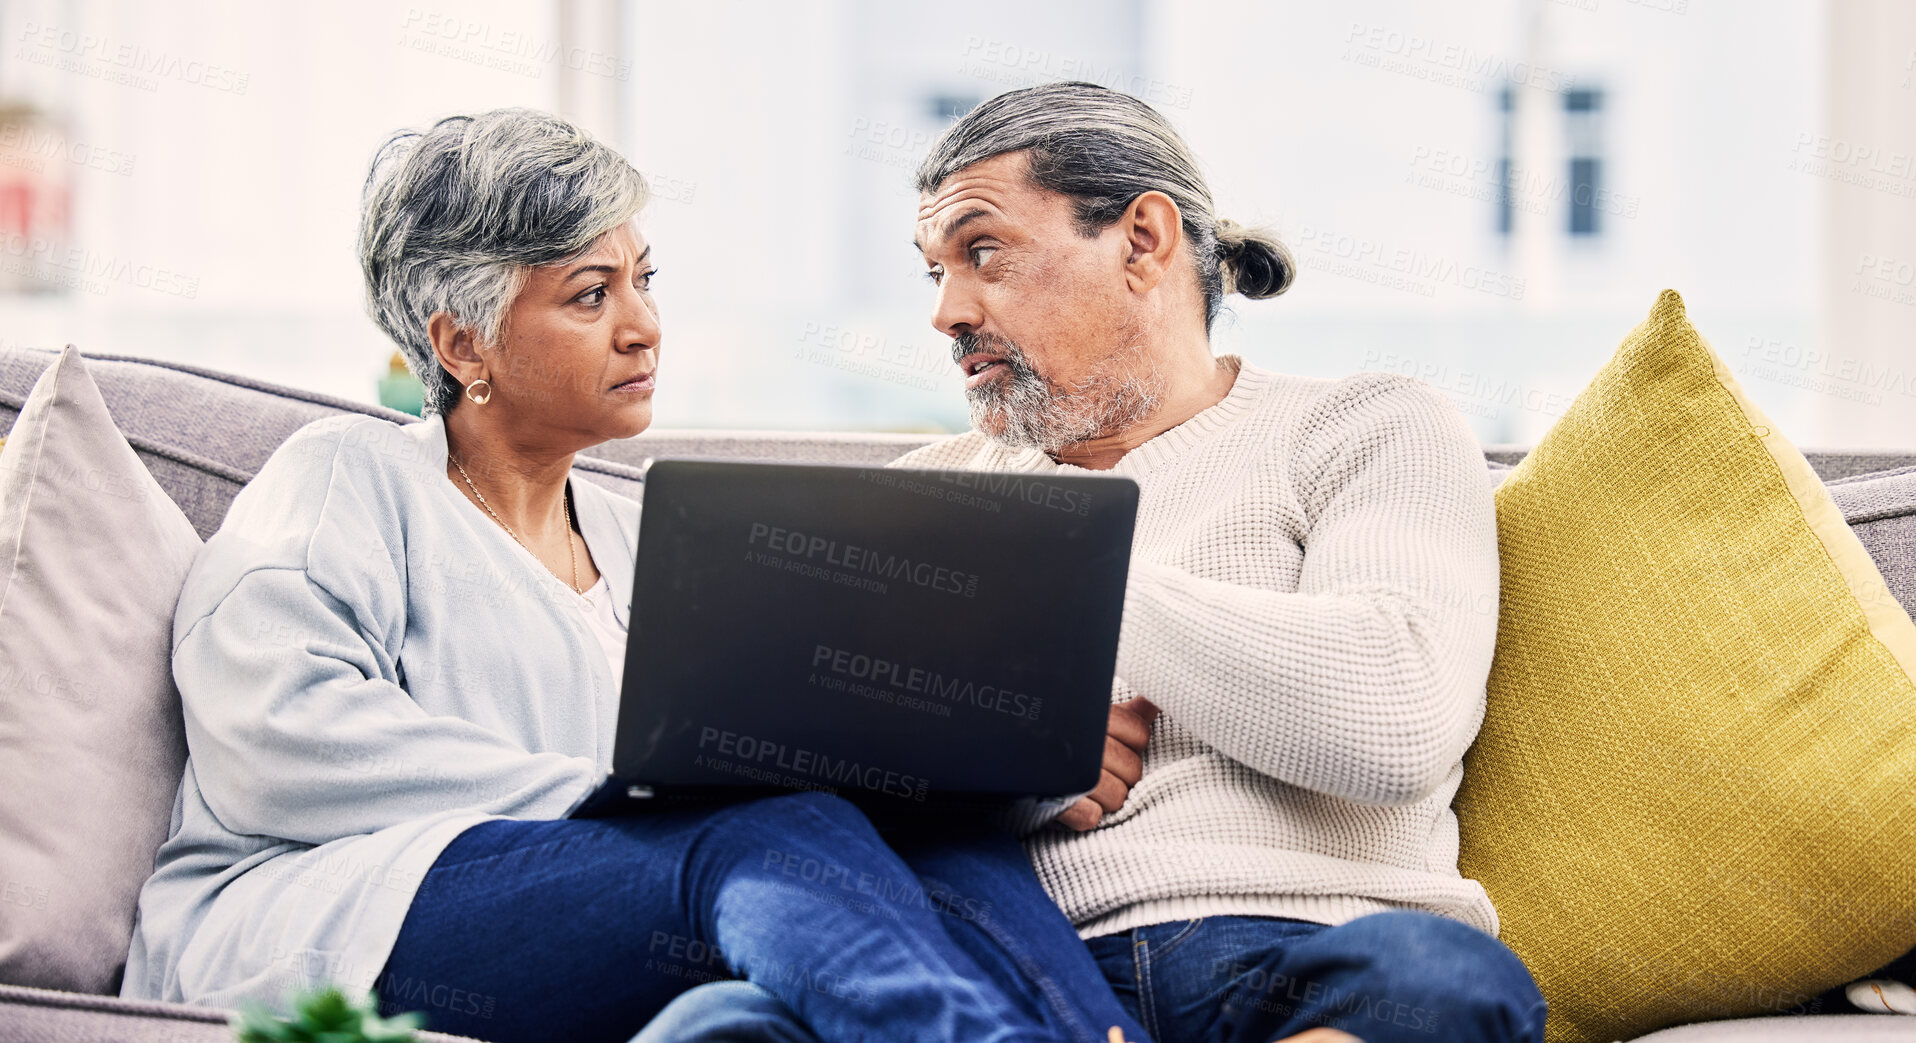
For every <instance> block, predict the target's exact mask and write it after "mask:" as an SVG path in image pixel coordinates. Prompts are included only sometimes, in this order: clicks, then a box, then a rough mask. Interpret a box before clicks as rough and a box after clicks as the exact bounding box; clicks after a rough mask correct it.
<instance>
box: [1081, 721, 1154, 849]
mask: <svg viewBox="0 0 1916 1043" xmlns="http://www.w3.org/2000/svg"><path fill="white" fill-rule="evenodd" d="M1157 719H1158V708H1157V707H1156V706H1155V705H1153V704H1152V702H1151V700H1149V699H1144V698H1137V699H1128V700H1126V701H1124V702H1121V703H1118V704H1116V705H1114V706H1112V707H1111V717H1110V721H1109V723H1108V724H1106V725H1105V735H1104V773H1103V774H1102V775H1100V776H1099V777H1098V786H1097V788H1096V789H1094V790H1092V791H1091V792H1090V794H1089V795H1087V796H1084V797H1081V798H1079V799H1078V802H1077V803H1076V804H1073V805H1071V806H1070V807H1068V808H1066V809H1065V810H1064V814H1062V815H1059V816H1058V824H1059V825H1061V826H1064V827H1065V828H1066V829H1075V830H1078V831H1079V832H1083V831H1084V830H1087V829H1092V828H1095V827H1096V826H1097V825H1098V823H1100V822H1102V821H1104V817H1105V816H1106V815H1108V814H1110V813H1112V812H1114V811H1116V810H1118V809H1119V808H1121V807H1123V806H1124V799H1125V798H1126V797H1127V796H1129V795H1130V794H1131V787H1133V786H1135V785H1137V784H1138V780H1139V779H1141V778H1143V777H1144V745H1145V743H1148V742H1150V741H1151V725H1152V724H1153V723H1154V722H1155V721H1157Z"/></svg>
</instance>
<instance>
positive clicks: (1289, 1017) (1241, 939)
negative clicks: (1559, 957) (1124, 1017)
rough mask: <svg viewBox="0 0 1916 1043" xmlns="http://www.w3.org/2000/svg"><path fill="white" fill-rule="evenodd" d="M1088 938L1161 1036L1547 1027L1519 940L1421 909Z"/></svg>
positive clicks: (1121, 993) (1209, 923)
mask: <svg viewBox="0 0 1916 1043" xmlns="http://www.w3.org/2000/svg"><path fill="white" fill-rule="evenodd" d="M1090 947H1091V953H1092V955H1093V956H1095V957H1096V958H1097V961H1098V964H1099V966H1101V967H1103V968H1104V976H1105V979H1106V980H1107V981H1109V982H1110V983H1111V984H1112V987H1113V988H1115V989H1116V990H1117V993H1118V999H1119V1000H1120V1001H1121V1002H1123V1003H1124V1005H1125V1006H1127V1007H1129V1008H1130V1010H1131V1013H1132V1014H1133V1015H1135V1016H1136V1017H1137V1019H1138V1020H1139V1021H1140V1022H1142V1023H1143V1025H1144V1028H1145V1030H1146V1031H1148V1032H1150V1033H1151V1035H1152V1036H1154V1037H1155V1038H1157V1039H1161V1040H1173V1039H1175V1040H1192V1041H1198V1040H1202V1041H1206V1043H1213V1041H1214V1043H1270V1041H1271V1040H1273V1039H1281V1038H1283V1037H1285V1036H1290V1035H1294V1034H1296V1033H1299V1032H1303V1031H1305V1030H1306V1029H1312V1028H1318V1027H1328V1028H1334V1029H1341V1030H1342V1031H1345V1032H1348V1033H1350V1034H1351V1035H1354V1036H1357V1037H1358V1038H1360V1039H1362V1040H1364V1041H1365V1043H1394V1041H1398V1040H1415V1041H1418V1043H1438V1041H1443V1040H1473V1041H1484V1043H1491V1041H1501V1040H1526V1041H1539V1040H1542V1039H1543V1021H1544V1001H1543V996H1542V994H1541V993H1539V992H1538V991H1537V985H1536V983H1535V982H1534V981H1532V980H1531V978H1530V972H1529V971H1527V970H1525V969H1524V965H1523V963H1522V961H1520V960H1518V959H1517V956H1516V954H1515V953H1512V952H1511V951H1510V950H1509V949H1507V948H1505V947H1504V945H1503V943H1502V942H1499V941H1498V940H1497V939H1495V938H1493V937H1491V936H1490V935H1488V934H1485V933H1484V932H1482V931H1479V930H1477V929H1476V928H1474V927H1470V926H1468V925H1465V924H1461V923H1458V922H1457V921H1455V920H1448V919H1445V918H1443V917H1439V916H1433V915H1430V914H1428V913H1412V912H1392V913H1377V914H1374V915H1371V916H1365V917H1360V918H1359V919H1356V920H1352V921H1351V922H1349V923H1346V924H1342V925H1339V926H1336V927H1327V926H1325V925H1323V924H1315V923H1306V922H1304V921H1302V920H1286V919H1277V918H1271V917H1252V916H1214V917H1210V918H1208V919H1202V920H1182V921H1178V922H1176V923H1167V924H1156V925H1153V926H1150V927H1142V928H1139V929H1137V930H1133V931H1126V932H1124V933H1121V934H1114V935H1108V936H1105V937H1102V938H1093V939H1092V940H1091V942H1090Z"/></svg>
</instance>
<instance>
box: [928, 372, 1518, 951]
mask: <svg viewBox="0 0 1916 1043" xmlns="http://www.w3.org/2000/svg"><path fill="white" fill-rule="evenodd" d="M1227 361H1228V362H1229V363H1230V364H1238V365H1239V372H1238V376H1237V381H1236V383H1235V385H1234V386H1233V387H1232V388H1231V391H1230V393H1229V394H1228V395H1227V396H1225V398H1224V400H1223V401H1222V402H1220V403H1218V404H1217V405H1215V406H1213V407H1211V408H1210V409H1207V410H1205V411H1204V412H1202V413H1199V414H1198V415H1197V416H1195V417H1193V418H1191V419H1190V420H1188V421H1186V422H1185V423H1183V424H1181V425H1179V426H1177V427H1175V428H1172V429H1171V430H1169V431H1166V432H1164V433H1163V434H1160V435H1158V436H1157V437H1155V438H1152V439H1150V440H1149V441H1147V442H1145V443H1144V444H1143V445H1140V446H1139V447H1137V448H1136V449H1133V450H1131V451H1130V452H1129V453H1127V454H1125V456H1124V457H1123V458H1122V459H1121V460H1119V461H1118V463H1117V466H1116V467H1114V468H1112V469H1111V470H1110V471H1109V472H1104V473H1109V474H1112V475H1119V476H1123V477H1127V478H1131V479H1133V480H1135V481H1136V482H1137V483H1138V487H1139V492H1140V500H1139V504H1138V519H1137V530H1136V536H1135V538H1134V540H1133V543H1132V550H1131V573H1130V582H1129V583H1128V585H1127V587H1126V590H1125V597H1124V624H1123V628H1122V630H1121V631H1120V634H1121V637H1120V639H1119V644H1118V663H1117V679H1116V683H1115V685H1114V691H1113V698H1115V699H1129V698H1131V697H1133V696H1138V695H1142V696H1147V697H1149V698H1150V699H1151V700H1152V701H1153V702H1155V703H1156V704H1157V705H1158V706H1159V708H1160V709H1162V710H1163V711H1164V713H1163V716H1161V717H1160V718H1158V722H1157V726H1156V729H1155V730H1154V731H1153V733H1152V736H1151V742H1150V745H1149V746H1148V747H1147V748H1146V750H1145V754H1144V778H1143V779H1142V780H1141V781H1140V782H1139V783H1138V785H1137V786H1136V787H1134V788H1133V789H1132V790H1131V793H1130V796H1129V797H1128V798H1127V800H1126V801H1125V804H1124V806H1123V807H1121V808H1119V809H1118V811H1117V812H1116V813H1115V814H1112V815H1108V816H1106V817H1105V819H1104V824H1102V825H1100V826H1099V827H1098V828H1097V829H1094V830H1091V831H1090V832H1088V833H1071V832H1067V831H1063V830H1061V829H1049V830H1045V831H1042V832H1038V833H1036V834H1034V835H1032V836H1031V837H1029V838H1028V839H1027V841H1026V845H1027V850H1028V852H1029V853H1030V855H1031V857H1032V861H1033V863H1034V864H1035V865H1036V866H1037V869H1038V875H1039V877H1040V879H1042V880H1043V881H1044V885H1045V888H1046V889H1047V890H1049V891H1050V892H1051V896H1052V897H1053V898H1055V899H1057V901H1058V904H1059V905H1060V906H1061V907H1062V908H1063V909H1064V911H1065V912H1066V913H1067V914H1068V915H1069V916H1070V917H1071V919H1072V921H1073V922H1074V923H1076V924H1077V925H1078V929H1079V931H1080V932H1081V933H1083V934H1084V935H1086V936H1087V937H1089V936H1095V935H1099V934H1109V933H1115V932H1117V931H1122V930H1125V929H1126V928H1129V927H1134V926H1141V925H1144V924H1152V923H1166V922H1170V921H1174V920H1183V919H1190V918H1195V917H1203V916H1223V915H1241V916H1291V917H1297V918H1298V919H1303V920H1311V921H1315V922H1318V923H1342V922H1344V921H1347V920H1351V919H1355V918H1356V917H1358V916H1362V915H1364V914H1366V913H1373V912H1380V911H1383V910H1386V909H1405V908H1408V909H1421V910H1425V911H1428V912H1433V913H1438V914H1441V915H1444V916H1449V917H1453V918H1455V919H1458V920H1461V921H1463V922H1464V923H1467V924H1471V925H1473V926H1476V927H1479V928H1482V929H1483V930H1485V931H1489V932H1491V933H1493V934H1494V933H1495V932H1496V930H1497V916H1496V912H1495V911H1494V910H1493V909H1492V908H1491V904H1490V899H1489V898H1488V897H1487V896H1486V895H1485V894H1484V889H1483V888H1482V887H1481V886H1479V885H1478V884H1477V883H1476V882H1475V881H1471V880H1465V879H1462V878H1461V876H1460V875H1459V874H1458V872H1457V818H1456V816H1455V815H1454V814H1452V812H1451V807H1450V801H1451V797H1452V796H1453V795H1455V794H1456V792H1457V786H1458V783H1459V782H1460V781H1461V780H1462V779H1463V755H1464V749H1465V748H1466V747H1467V746H1469V745H1470V742H1471V740H1472V738H1474V737H1475V736H1476V734H1477V727H1478V725H1479V724H1480V723H1481V722H1482V720H1483V713H1484V682H1485V680H1486V679H1487V678H1488V676H1489V673H1490V661H1491V654H1492V650H1493V646H1494V645H1495V643H1496V638H1497V587H1498V580H1499V576H1498V567H1497V519H1496V513H1495V505H1494V503H1493V501H1492V497H1491V486H1490V482H1489V480H1488V476H1487V473H1486V469H1485V466H1484V458H1483V452H1482V450H1481V449H1480V448H1479V447H1478V445H1477V441H1476V439H1475V438H1474V437H1473V436H1472V435H1471V431H1470V427H1469V425H1468V424H1466V423H1465V422H1464V420H1463V418H1462V417H1461V416H1460V415H1459V414H1458V412H1457V409H1456V407H1454V406H1452V405H1451V403H1450V402H1449V401H1447V400H1446V399H1445V398H1444V396H1443V395H1442V394H1440V393H1438V392H1437V391H1435V390H1433V389H1432V388H1430V387H1429V386H1428V385H1425V384H1422V383H1420V382H1418V381H1415V380H1411V379H1408V378H1406V377H1401V376H1394V375H1390V374H1384V373H1360V374H1357V375H1355V376H1352V377H1347V378H1345V379H1342V380H1324V379H1317V378H1307V377H1293V376H1285V375H1282V374H1278V373H1273V372H1270V371H1268V370H1263V369H1259V368H1257V367H1255V366H1251V365H1248V364H1239V360H1237V359H1235V358H1229V357H1227ZM897 463H898V464H899V465H901V466H906V467H927V468H944V469H956V470H979V471H1013V472H1021V473H1022V474H1021V475H1020V476H1019V477H1022V478H1023V479H1024V480H1025V481H1026V482H1027V483H1028V482H1029V481H1030V480H1032V479H1033V478H1036V479H1037V480H1039V481H1042V480H1043V479H1042V476H1044V475H1047V474H1088V473H1099V472H1088V471H1086V470H1084V469H1083V468H1078V467H1073V466H1070V465H1062V464H1059V463H1057V462H1055V461H1053V460H1052V459H1051V458H1050V457H1048V456H1046V455H1045V454H1043V453H1041V452H1038V451H1037V450H1034V449H1020V450H1010V449H1005V448H1003V447H1002V446H999V445H997V444H996V443H994V442H992V441H991V440H990V439H988V438H986V437H984V436H983V435H980V434H978V433H977V432H972V433H970V434H964V435H959V436H958V437H956V438H953V439H949V440H947V441H943V442H938V443H934V444H933V445H930V446H927V447H925V448H923V449H920V450H918V451H916V452H913V453H910V454H907V455H906V456H905V457H904V458H902V459H900V460H899V461H897ZM1009 480H1011V478H1010V476H1005V477H1000V476H996V475H979V476H978V477H977V478H976V479H974V481H975V483H976V488H975V489H974V491H976V492H978V493H980V494H990V493H991V491H992V490H993V489H994V488H1004V487H1005V483H1006V482H1007V481H1009ZM1005 495H1015V493H1014V492H1006V493H1005Z"/></svg>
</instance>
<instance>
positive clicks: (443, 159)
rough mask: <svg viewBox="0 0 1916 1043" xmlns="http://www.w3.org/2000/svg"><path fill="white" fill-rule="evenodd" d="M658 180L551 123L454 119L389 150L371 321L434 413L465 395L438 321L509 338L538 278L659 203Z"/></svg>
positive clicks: (381, 172) (492, 338) (581, 134)
mask: <svg viewBox="0 0 1916 1043" xmlns="http://www.w3.org/2000/svg"><path fill="white" fill-rule="evenodd" d="M646 197H647V188H646V184H645V178H644V177H642V176H641V175H640V174H639V172H638V171H637V170H635V169H633V167H632V165H631V164H630V163H628V162H626V160H625V157H624V156H621V155H620V154H619V153H618V152H617V151H615V150H614V149H612V148H610V147H608V146H606V145H603V144H600V143H599V142H598V141H596V140H594V139H593V138H592V136H591V135H589V134H587V133H586V132H585V131H583V130H580V129H579V128H578V127H576V126H574V125H572V124H571V123H568V122H566V121H565V120H562V119H560V118H559V117H557V116H554V115H552V114H550V113H545V112H539V111H536V110H533V109H496V110H494V111H492V112H487V113H482V114H480V115H477V116H451V117H448V118H446V119H442V120H440V121H439V122H437V123H435V124H433V125H432V126H431V127H429V128H427V129H426V130H424V131H413V130H402V131H399V132H398V133H396V134H394V135H393V136H392V137H390V138H388V139H387V140H386V143H385V144H384V145H381V146H380V148H379V151H378V152H377V153H376V154H375V155H374V156H373V162H372V169H371V170H370V171H369V172H368V173H367V175H366V187H365V192H364V195H363V197H362V201H361V204H360V217H359V266H360V269H361V271H362V272H363V273H364V274H365V277H366V299H367V311H368V312H369V313H370V314H371V315H372V318H373V321H374V322H376V323H378V324H379V327H380V328H381V329H383V330H385V331H386V334H387V335H388V336H390V337H392V339H393V340H394V341H395V342H397V343H398V345H399V349H400V351H402V352H404V353H405V356H406V362H407V363H408V364H409V365H411V366H412V371H413V373H414V374H415V375H417V376H418V377H419V381H420V383H422V384H424V385H425V389H426V394H425V406H424V408H425V413H426V415H428V416H431V415H432V414H434V413H444V412H446V411H447V410H449V409H451V408H452V407H453V404H454V403H456V402H458V401H459V394H460V391H461V390H462V389H461V388H460V386H459V383H458V381H456V380H454V379H453V378H452V374H450V373H448V372H446V370H445V368H444V367H443V366H441V365H440V364H439V360H438V358H437V357H436V356H435V355H434V354H433V350H432V340H431V339H430V338H429V337H428V336H427V333H426V327H427V323H428V322H429V321H430V320H431V319H432V316H433V314H434V313H435V312H441V311H443V312H449V313H451V315H452V317H453V319H454V321H455V322H457V323H458V324H459V325H460V327H462V328H464V329H468V330H471V331H472V332H473V334H474V335H475V336H476V337H477V338H478V339H479V340H480V342H481V343H484V344H489V345H497V344H499V343H500V342H501V339H502V338H503V336H504V334H505V323H506V315H507V313H508V312H509V310H510V309H511V307H512V301H513V298H514V297H516V296H518V293H519V291H520V290H521V289H522V288H523V287H524V286H525V279H526V273H527V271H528V270H529V269H531V268H534V267H537V266H540V265H547V264H556V263H559V262H561V261H564V260H566V259H567V258H570V257H574V256H577V255H578V254H580V253H582V252H583V251H584V250H585V249H586V248H588V247H589V246H591V245H592V243H593V242H595V241H596V240H597V239H598V238H599V237H600V236H602V235H604V234H605V233H607V232H609V231H611V230H612V229H614V228H617V227H618V226H620V225H622V224H624V223H625V222H627V221H629V220H631V219H632V217H633V215H635V214H637V213H638V212H639V211H640V209H642V208H643V207H644V206H645V202H646Z"/></svg>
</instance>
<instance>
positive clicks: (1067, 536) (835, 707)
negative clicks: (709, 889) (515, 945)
mask: <svg viewBox="0 0 1916 1043" xmlns="http://www.w3.org/2000/svg"><path fill="white" fill-rule="evenodd" d="M1137 505H1138V487H1137V484H1136V483H1135V482H1132V481H1131V480H1129V479H1126V478H1115V477H1105V476H1063V475H1050V474H1043V475H1036V474H1011V473H995V472H969V471H964V472H959V471H923V470H904V469H892V468H865V467H834V466H815V465H787V464H751V463H731V462H716V461H697V460H664V461H659V462H656V463H654V464H653V465H652V467H651V468H650V469H649V471H648V472H647V475H646V483H645V509H644V511H643V512H642V514H641V516H640V523H639V544H638V557H637V566H636V570H635V574H634V577H633V584H632V614H631V617H630V620H631V621H630V627H629V631H628V637H627V644H626V665H625V676H624V679H623V684H622V686H621V690H620V706H619V721H618V734H617V738H616V741H615V746H614V751H613V770H612V778H611V781H610V782H608V783H607V785H605V786H604V787H602V788H601V790H600V791H599V793H598V794H596V795H595V796H594V797H593V798H592V799H591V800H589V801H588V802H587V804H586V805H585V806H584V807H582V808H581V809H580V811H579V812H577V814H580V815H585V816H590V815H599V814H616V813H620V812H622V811H630V810H633V809H634V806H635V805H643V804H657V803H659V802H661V801H666V800H670V799H673V798H688V797H689V798H704V799H712V798H722V799H737V798H739V797H744V796H750V795H755V794H768V793H775V792H791V791H794V790H823V791H827V792H833V793H837V794H839V795H841V796H844V797H847V798H850V799H853V800H856V801H859V802H860V803H863V804H866V805H884V806H888V807H891V808H912V807H929V806H935V805H950V806H972V807H975V806H978V805H980V804H989V803H991V802H993V801H1004V800H1010V799H1015V798H1021V797H1038V798H1062V797H1065V796H1066V795H1075V794H1081V793H1083V792H1085V791H1087V790H1089V789H1091V788H1092V787H1093V786H1095V785H1096V784H1097V781H1098V778H1099V773H1100V770H1101V766H1102V761H1103V753H1104V745H1105V729H1106V721H1107V716H1108V713H1109V708H1110V700H1111V681H1112V673H1113V670H1114V667H1115V664H1116V661H1117V645H1118V626H1119V623H1120V621H1121V618H1122V615H1123V607H1124V588H1125V579H1126V575H1127V572H1128V567H1129V564H1130V559H1131V535H1132V529H1133V526H1134V523H1135V521H1136V516H1137Z"/></svg>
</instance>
